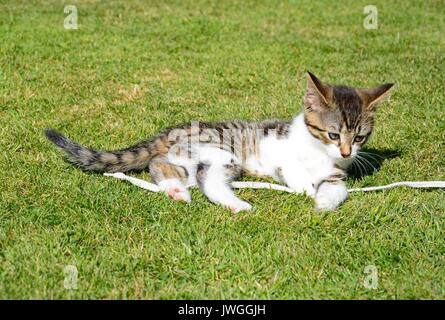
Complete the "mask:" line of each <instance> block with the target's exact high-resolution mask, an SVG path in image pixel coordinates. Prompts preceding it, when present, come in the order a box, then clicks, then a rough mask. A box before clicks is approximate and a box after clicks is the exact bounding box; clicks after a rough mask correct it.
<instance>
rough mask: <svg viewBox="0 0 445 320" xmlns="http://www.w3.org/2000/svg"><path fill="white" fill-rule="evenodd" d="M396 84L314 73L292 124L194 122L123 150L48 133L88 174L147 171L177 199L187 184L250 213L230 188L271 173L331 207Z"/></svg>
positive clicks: (342, 196)
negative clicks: (344, 81)
mask: <svg viewBox="0 0 445 320" xmlns="http://www.w3.org/2000/svg"><path fill="white" fill-rule="evenodd" d="M391 86H392V85H390V84H387V85H383V86H380V87H377V88H374V89H355V88H350V87H345V86H333V85H327V84H323V83H322V82H321V81H320V80H319V79H318V78H316V77H315V76H314V75H313V74H311V73H309V74H308V87H307V92H306V96H305V99H304V111H303V112H302V113H300V114H299V115H297V117H295V118H294V119H293V120H291V121H290V120H289V121H288V120H265V121H259V122H246V121H240V120H235V121H224V122H218V123H207V122H199V123H198V122H192V123H191V124H186V125H182V126H178V127H174V128H169V129H166V130H164V131H163V132H162V133H160V134H159V135H157V136H155V137H153V138H150V139H148V140H144V141H141V142H139V143H138V144H136V145H134V146H132V147H129V148H125V149H121V150H116V151H98V150H95V149H91V148H88V147H84V146H81V145H79V144H77V143H75V142H74V141H72V140H70V139H69V138H67V137H65V136H63V135H62V134H60V133H59V132H57V131H55V130H53V129H47V130H46V131H45V133H46V136H47V137H48V139H49V140H51V141H52V142H54V143H55V144H56V145H57V146H58V147H59V148H61V149H62V150H63V151H64V152H65V153H66V154H67V155H68V159H69V161H71V162H72V163H73V164H74V165H76V166H78V167H79V168H81V169H83V170H85V171H95V172H125V171H129V170H144V169H148V170H149V172H150V174H151V176H152V179H153V180H154V181H155V182H156V183H157V184H158V185H159V186H160V187H161V189H163V190H164V191H165V193H166V194H167V195H168V196H170V197H171V198H173V199H175V200H184V201H188V202H189V201H191V196H190V194H189V192H188V190H187V189H186V187H185V185H186V184H198V186H199V187H200V188H201V190H202V191H203V192H204V193H205V194H206V196H207V197H208V198H209V199H210V200H211V201H212V202H214V203H217V204H220V205H222V206H224V207H226V208H229V209H230V210H232V211H233V212H239V211H241V210H249V209H251V208H252V207H251V205H250V204H249V203H247V202H245V201H242V200H241V199H239V198H238V197H237V196H236V195H235V194H234V193H233V191H232V190H231V188H230V187H229V183H228V182H230V181H231V180H233V179H234V178H236V177H238V176H241V175H256V176H270V177H273V178H275V179H276V180H277V181H280V182H283V183H286V184H287V185H288V186H289V187H291V188H293V189H294V190H296V191H299V192H305V193H306V194H308V195H310V196H311V197H313V198H314V199H315V201H316V204H317V207H318V208H319V209H322V210H332V209H335V208H336V207H338V205H340V204H341V203H342V202H343V201H344V200H345V199H346V198H347V190H346V186H345V184H344V181H343V180H344V179H345V177H346V173H345V170H346V168H347V167H348V166H349V165H350V164H351V162H352V161H353V160H354V156H355V155H356V153H357V151H358V150H359V149H360V147H361V146H362V145H363V144H364V143H366V141H367V140H368V138H369V136H370V134H371V133H372V129H373V126H374V114H375V107H376V105H377V102H379V101H380V100H381V99H382V97H383V96H384V95H385V93H386V92H387V91H388V90H389V89H390V88H391Z"/></svg>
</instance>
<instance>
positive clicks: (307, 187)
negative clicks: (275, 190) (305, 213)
mask: <svg viewBox="0 0 445 320" xmlns="http://www.w3.org/2000/svg"><path fill="white" fill-rule="evenodd" d="M288 186H289V188H291V189H292V190H294V191H295V192H296V193H305V194H306V195H308V196H309V197H311V198H313V197H314V196H315V192H316V190H315V188H314V186H313V185H312V184H311V183H307V184H293V185H288Z"/></svg>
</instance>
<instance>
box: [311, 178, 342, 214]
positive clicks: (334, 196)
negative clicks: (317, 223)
mask: <svg viewBox="0 0 445 320" xmlns="http://www.w3.org/2000/svg"><path fill="white" fill-rule="evenodd" d="M347 198H348V190H347V189H346V186H345V185H344V183H341V184H333V183H327V182H326V183H323V184H321V185H320V186H319V188H318V191H317V194H316V195H315V204H316V207H317V209H318V210H322V211H331V210H335V209H336V208H337V207H338V206H339V205H340V204H342V203H343V202H344V201H345V200H346V199H347Z"/></svg>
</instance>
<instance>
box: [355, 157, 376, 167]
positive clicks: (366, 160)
mask: <svg viewBox="0 0 445 320" xmlns="http://www.w3.org/2000/svg"><path fill="white" fill-rule="evenodd" d="M359 157H360V158H361V160H363V163H364V164H366V165H368V166H370V167H371V168H372V169H373V171H377V168H376V167H374V165H373V164H372V163H371V162H370V161H369V160H368V159H366V158H365V157H362V156H359Z"/></svg>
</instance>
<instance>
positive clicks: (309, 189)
mask: <svg viewBox="0 0 445 320" xmlns="http://www.w3.org/2000/svg"><path fill="white" fill-rule="evenodd" d="M281 175H282V179H283V180H284V182H285V183H286V184H287V186H288V187H289V188H291V189H293V190H295V191H296V192H298V193H306V194H307V195H308V196H310V197H314V196H315V191H316V190H315V186H314V184H313V182H312V179H311V176H310V174H309V172H308V171H307V170H306V169H305V168H304V167H303V166H299V165H298V164H293V166H283V167H282V168H281Z"/></svg>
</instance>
